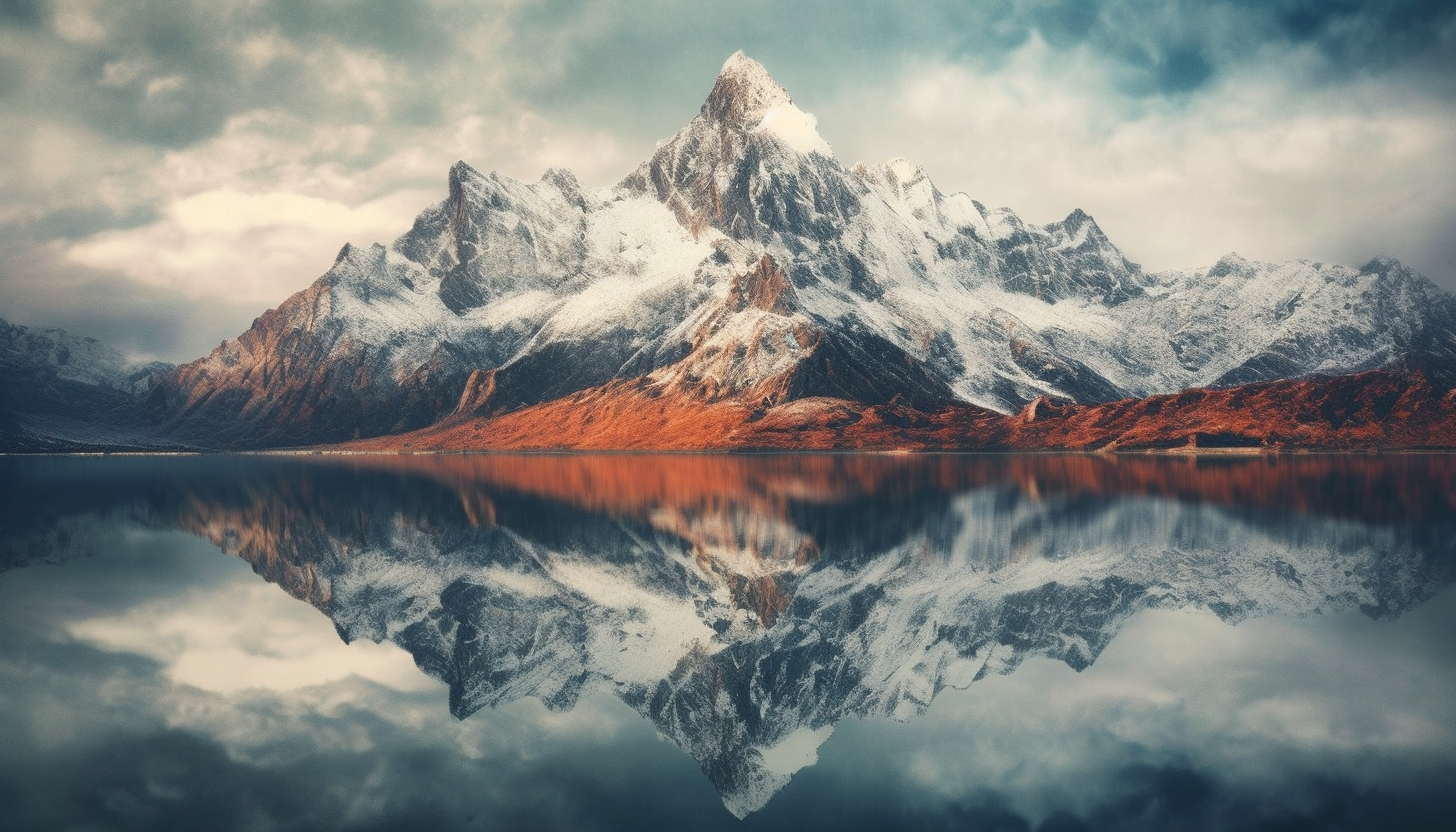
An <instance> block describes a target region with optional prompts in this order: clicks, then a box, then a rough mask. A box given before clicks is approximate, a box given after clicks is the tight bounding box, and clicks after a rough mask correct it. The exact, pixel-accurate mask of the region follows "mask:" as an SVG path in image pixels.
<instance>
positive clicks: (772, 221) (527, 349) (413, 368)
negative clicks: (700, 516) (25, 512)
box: [156, 52, 1456, 442]
mask: <svg viewBox="0 0 1456 832" xmlns="http://www.w3.org/2000/svg"><path fill="white" fill-rule="evenodd" d="M764 255H768V256H769V257H770V258H772V260H773V261H774V262H775V263H776V264H777V265H778V267H779V268H781V269H782V270H783V271H784V273H785V274H786V275H787V276H788V278H789V280H790V281H791V283H792V285H793V287H794V289H795V292H796V295H797V299H798V309H797V314H799V315H801V316H802V319H803V320H802V323H804V324H805V326H807V327H810V328H813V329H816V330H818V331H822V332H825V333H828V334H830V335H839V336H842V337H844V338H848V339H851V340H853V341H855V342H856V343H863V344H872V345H874V346H873V347H872V349H873V350H874V351H877V352H879V353H882V354H884V355H886V356H890V355H893V356H894V357H895V360H897V361H900V360H902V359H903V360H908V361H910V362H912V363H913V364H915V365H916V366H917V367H918V368H921V369H918V370H917V371H916V372H920V371H921V370H923V372H924V373H925V374H928V375H929V376H932V377H933V378H934V384H933V385H932V386H935V387H937V388H941V389H943V390H944V391H945V392H944V393H943V396H944V398H945V399H946V400H947V401H952V400H959V401H962V402H966V403H970V404H975V405H980V406H983V407H987V408H991V409H994V410H999V411H1002V412H1011V411H1013V410H1015V409H1017V408H1019V407H1020V406H1022V405H1023V404H1025V403H1026V402H1028V401H1030V400H1032V399H1034V398H1036V397H1038V396H1043V395H1049V396H1053V397H1060V398H1067V399H1073V400H1077V401H1083V402H1093V401H1106V400H1112V399H1117V398H1124V397H1130V396H1147V395H1152V394H1158V393H1170V392H1176V391H1179V390H1183V389H1186V388H1188V387H1193V386H1209V385H1234V384H1241V383H1246V382H1253V381H1262V380H1273V379H1280V378H1291V377H1301V376H1306V375H1310V374H1316V373H1324V374H1341V373H1351V372H1356V371H1361V370H1366V369H1372V368H1377V367H1392V366H1402V365H1410V364H1416V365H1419V366H1422V367H1428V366H1434V367H1445V368H1449V367H1451V366H1453V364H1456V300H1453V298H1452V297H1451V296H1450V295H1448V294H1446V293H1444V292H1442V291H1440V290H1439V289H1437V288H1436V287H1435V286H1434V285H1433V284H1431V283H1430V281H1428V280H1426V279H1425V278H1423V277H1421V276H1420V275H1417V274H1415V273H1413V272H1411V271H1409V270H1408V269H1405V268H1404V267H1402V266H1400V265H1399V264H1398V263H1396V262H1395V261H1393V260H1383V259H1382V260H1376V261H1373V262H1372V263H1370V264H1368V265H1366V266H1365V267H1363V268H1360V269H1351V268H1346V267H1342V266H1333V265H1327V264H1319V263H1310V262H1306V261H1295V262H1292V263H1285V264H1267V263H1257V262H1252V261H1246V260H1243V259H1242V258H1239V257H1237V256H1236V255H1230V256H1228V257H1225V258H1224V259H1222V260H1220V261H1219V263H1217V264H1215V265H1214V266H1212V267H1210V268H1199V269H1187V270H1180V271H1172V272H1165V273H1160V274H1150V273H1147V272H1145V271H1143V269H1142V268H1141V267H1139V266H1138V265H1137V264H1136V263H1134V262H1132V261H1130V260H1129V259H1128V258H1127V257H1126V256H1124V255H1123V253H1122V252H1121V251H1120V250H1119V249H1118V248H1117V247H1116V245H1114V244H1113V243H1112V242H1111V241H1110V240H1109V239H1108V238H1107V236H1106V234H1104V233H1103V231H1102V230H1101V228H1100V227H1099V226H1098V225H1097V223H1096V221H1095V220H1093V218H1092V217H1090V216H1088V215H1087V214H1086V213H1084V212H1083V211H1081V210H1080V209H1079V210H1074V211H1072V212H1071V213H1070V214H1069V215H1068V216H1067V217H1066V218H1065V219H1064V220H1060V221H1057V222H1052V223H1048V224H1045V225H1035V224H1029V223H1027V222H1025V221H1024V220H1022V219H1021V218H1020V217H1019V216H1017V215H1016V213H1015V212H1014V211H1012V210H1011V209H1009V208H997V209H988V208H986V207H985V206H984V205H982V204H981V203H979V202H976V201H975V200H973V199H971V198H970V197H969V196H967V195H965V194H951V195H946V194H944V193H942V192H941V191H940V190H939V189H938V188H937V187H936V186H935V184H934V183H933V182H932V181H931V180H930V179H929V177H928V176H927V175H926V174H925V172H924V171H923V170H921V169H920V168H919V167H917V166H916V165H914V164H913V163H912V162H909V161H907V160H904V159H893V160H891V161H889V162H887V163H884V164H860V165H854V166H845V165H844V164H842V163H841V162H840V161H839V160H837V159H836V158H834V155H833V151H832V149H831V148H830V147H829V145H828V143H827V142H825V141H824V140H823V139H822V137H820V136H819V134H818V132H817V130H816V128H815V124H814V120H813V117H812V116H810V115H808V114H807V113H805V112H803V111H802V110H800V109H799V108H798V106H797V105H796V104H795V103H794V101H793V99H792V98H791V97H790V95H789V94H788V92H787V91H786V90H784V88H783V87H782V86H781V85H779V84H778V83H777V82H776V81H774V80H773V78H772V77H771V76H770V75H769V74H768V72H767V71H766V70H765V69H764V68H763V67H762V66H761V65H760V64H758V63H757V62H756V61H753V60H752V59H751V58H748V57H747V56H745V55H743V54H742V53H741V52H740V53H737V54H735V55H733V56H732V57H730V58H729V59H728V61H727V62H726V63H725V64H724V66H723V69H722V71H721V73H720V74H719V76H718V78H717V80H716V82H715V84H714V86H713V89H712V91H711V93H710V94H709V96H708V98H707V100H706V101H705V102H704V104H703V106H702V108H701V110H700V111H699V113H698V114H697V115H696V116H695V117H694V118H693V119H692V120H691V121H690V122H689V123H688V124H687V125H685V126H684V127H683V128H682V129H681V130H679V131H678V132H677V133H676V134H674V135H673V136H671V137H670V138H668V139H667V140H666V141H664V142H663V143H662V144H660V145H659V147H658V148H657V150H656V151H655V152H654V153H653V155H652V157H651V158H650V159H648V160H646V161H645V162H643V163H642V164H641V165H640V166H639V167H638V168H637V169H636V170H635V171H633V172H632V173H630V174H629V175H628V176H627V177H625V178H624V179H623V180H622V181H621V182H620V183H619V184H618V185H616V186H615V187H612V188H608V189H602V190H593V189H588V188H584V187H583V186H582V185H581V184H580V183H579V182H578V181H577V180H576V178H575V177H574V176H573V175H572V174H571V173H570V172H569V171H566V170H563V169H552V170H550V171H547V172H546V174H545V175H544V176H543V177H542V178H541V179H540V180H539V181H537V182H534V183H523V182H518V181H516V180H513V179H511V178H510V177H506V176H503V175H500V174H497V173H489V174H482V173H480V172H478V171H477V170H475V169H474V168H471V167H470V166H468V165H466V164H464V163H463V162H462V163H458V164H456V165H455V166H454V167H453V168H451V170H450V173H449V177H448V197H447V198H446V199H445V200H444V201H442V202H441V203H439V204H437V205H435V206H433V207H431V208H428V209H426V210H425V211H424V212H423V213H422V214H420V216H419V218H418V219H417V220H416V221H415V224H414V227H413V228H412V229H411V230H410V231H408V232H407V233H405V234H404V235H403V236H401V237H400V238H398V239H396V240H395V241H394V242H393V243H391V244H390V245H388V246H374V247H371V248H368V249H359V248H354V247H346V248H345V250H344V251H343V252H341V254H340V258H339V261H338V262H337V263H336V264H335V266H334V267H333V268H332V269H331V270H330V271H329V273H328V274H326V275H325V276H324V277H323V278H321V279H320V281H319V283H318V284H316V285H315V286H314V287H311V288H310V289H308V290H305V291H304V292H302V293H300V294H299V295H297V296H295V297H294V298H291V299H289V300H288V301H286V302H285V303H284V304H283V305H282V306H281V307H280V308H279V310H277V311H276V312H272V313H270V314H269V315H265V316H264V318H263V319H260V322H259V324H258V325H257V326H255V327H254V329H253V330H250V331H249V333H245V334H244V335H243V336H241V337H240V338H239V339H237V340H235V341H230V342H227V343H226V344H224V345H223V346H222V347H221V348H220V349H219V350H217V351H216V352H214V353H213V354H212V355H211V356H208V357H207V358H204V359H201V360H199V361H198V362H194V363H193V364H192V365H189V366H187V367H184V368H182V369H181V370H179V371H178V373H177V374H176V375H174V376H173V377H172V378H171V379H169V380H168V382H167V383H166V384H164V385H163V386H164V388H165V389H164V390H162V391H160V392H159V393H158V394H157V396H156V400H157V402H158V406H159V409H160V410H161V411H162V412H168V413H176V412H182V413H184V414H185V415H184V416H183V417H182V418H181V420H180V422H181V427H182V428H183V429H184V433H185V429H187V428H188V426H191V427H192V428H193V429H194V430H199V431H201V430H206V431H213V430H215V429H216V427H217V425H219V424H223V423H225V422H228V421H229V420H230V421H231V422H233V423H236V421H237V417H238V415H239V414H241V415H242V416H243V420H244V423H245V425H246V426H247V427H246V429H245V430H244V431H243V433H244V434H247V435H249V436H250V437H251V439H250V440H249V441H254V442H260V441H261V442H268V441H273V442H277V441H284V440H288V441H320V440H337V439H346V438H349V436H350V435H351V433H352V431H354V430H358V431H360V432H361V433H362V434H363V435H371V434H382V433H390V432H397V431H401V430H408V429H413V428H418V427H423V426H425V425H428V424H430V423H432V422H434V421H436V420H438V419H440V418H442V417H444V416H446V415H448V414H449V413H451V412H452V410H453V408H454V406H455V404H456V403H457V402H458V400H459V399H460V397H461V392H462V390H463V389H464V387H465V383H466V379H467V378H468V377H469V376H470V375H471V373H472V372H474V371H477V370H479V371H487V370H496V371H497V374H496V377H495V382H496V389H497V391H498V392H497V393H496V394H495V396H494V398H493V399H492V400H491V401H490V403H489V406H490V407H491V408H493V409H495V410H500V409H510V408H514V407H519V406H522V405H529V404H532V403H536V402H540V401H546V400H550V399H554V398H559V397H561V396H565V395H569V394H571V393H573V392H576V391H579V390H582V389H584V388H587V387H591V386H595V385H600V384H603V383H606V382H608V381H611V380H613V379H617V378H630V377H638V376H648V375H651V374H654V373H658V377H667V376H672V375H673V373H672V372H669V371H667V368H670V367H671V366H672V365H674V364H675V363H676V362H678V361H680V360H682V359H683V358H684V357H685V356H687V355H688V354H689V353H690V352H691V351H692V350H693V348H694V344H693V343H692V341H691V336H692V334H693V333H695V332H697V328H696V327H697V325H696V324H694V323H693V322H695V321H697V322H701V321H704V320H708V319H710V318H712V317H713V315H714V314H716V313H715V310H717V309H718V308H720V307H721V305H722V304H723V303H724V301H725V298H726V297H727V295H728V293H729V290H730V287H731V286H732V284H733V281H734V280H735V279H737V278H739V277H740V276H742V275H744V274H746V273H748V272H749V271H750V270H752V269H753V268H755V267H756V265H757V264H758V263H759V261H760V260H761V258H762V257H763V256H764ZM285 344H286V345H287V349H288V350H289V351H290V352H291V354H292V358H289V359H285V358H284V357H282V356H280V355H278V351H279V350H280V349H282V348H283V347H284V345H285ZM723 346H724V348H727V345H723ZM729 354H730V355H731V354H732V350H729ZM720 371H721V370H720ZM727 372H729V373H745V374H747V375H748V377H745V378H743V379H738V380H737V381H736V382H734V381H733V380H729V382H730V383H728V384H727V386H728V387H732V388H735V389H745V390H746V389H752V388H753V387H754V385H755V383H756V382H757V381H759V380H760V379H757V378H755V377H752V376H753V373H754V372H755V371H754V369H753V367H751V366H748V365H744V366H740V367H728V368H727ZM321 411H322V412H324V413H325V415H324V416H322V417H321V416H320V412H321Z"/></svg>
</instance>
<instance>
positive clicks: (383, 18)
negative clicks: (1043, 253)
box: [0, 0, 1456, 360]
mask: <svg viewBox="0 0 1456 832" xmlns="http://www.w3.org/2000/svg"><path fill="white" fill-rule="evenodd" d="M906 5H907V4H892V3H879V2H830V1H829V0H817V1H816V0H798V2H793V3H787V2H777V3H775V2H766V1H765V0H742V1H741V2H735V3H709V2H682V0H632V2H626V0H602V2H594V3H591V4H579V3H568V2H564V1H560V2H558V0H477V1H476V2H465V1H464V0H461V1H460V2H455V1H453V0H316V2H310V3H306V4H305V3H297V2H291V0H206V2H203V0H129V2H126V3H116V2H104V0H0V108H3V113H4V118H3V119H0V146H3V147H4V148H5V152H4V153H3V154H0V317H4V318H6V319H8V320H10V321H12V322H14V323H23V324H27V325H32V326H62V327H65V328H67V329H70V330H72V331H74V332H76V333H78V334H83V335H93V336H97V337H100V338H103V339H105V340H108V341H111V342H112V343H114V344H116V345H117V346H118V347H120V348H121V349H122V350H123V351H125V352H127V353H129V354H131V355H134V356H138V357H141V356H150V357H162V358H166V359H169V360H186V359H190V358H193V357H196V356H198V355H200V354H202V353H204V352H206V351H207V350H208V349H210V348H212V347H213V346H216V344H217V343H218V342H219V341H220V340H222V339H223V338H224V337H229V336H232V335H236V334H237V333H238V332H240V331H242V330H243V329H245V328H246V327H247V326H248V325H249V323H250V322H251V321H252V319H253V318H254V317H255V316H256V315H258V314H259V313H261V312H262V311H263V310H264V309H266V308H269V307H272V306H276V305H277V304H278V303H279V302H280V301H281V300H282V299H283V298H285V297H287V296H288V295H289V294H291V293H292V292H294V291H297V290H299V289H301V288H303V287H304V286H306V285H308V284H309V283H310V282H312V281H313V280H314V279H315V278H317V277H318V275H320V274H321V273H322V272H323V271H324V270H325V269H326V268H327V267H328V266H329V265H330V263H332V261H333V257H334V255H335V254H336V253H337V251H338V249H339V247H340V246H341V245H342V244H343V243H344V242H354V243H359V244H368V243H371V242H374V241H388V240H391V239H393V238H394V237H395V236H397V235H398V234H400V233H402V232H403V231H405V230H406V229H408V227H409V225H410V222H411V220H412V219H413V217H414V215H415V214H416V213H418V211H419V210H420V209H422V208H423V207H425V206H426V205H428V204H430V203H432V202H434V201H436V200H438V199H440V198H441V197H442V196H443V195H444V190H445V172H446V170H447V169H448V167H449V165H450V164H451V163H452V162H454V161H455V160H457V159H464V160H465V161H467V162H469V163H470V164H472V165H473V166H475V167H477V168H479V169H483V170H491V169H494V170H499V171H502V172H504V173H507V174H509V175H512V176H515V177H518V178H522V179H526V180H534V179H536V178H537V177H539V176H540V174H541V173H542V172H543V171H544V170H545V169H546V168H547V167H548V166H551V165H565V166H568V167H570V168H572V169H573V170H575V171H576V172H577V173H578V175H579V176H580V177H581V178H582V179H583V180H584V181H586V182H588V183H590V184H594V185H599V186H609V185H611V184H613V183H615V182H616V181H617V180H618V179H620V178H621V177H622V176H623V175H624V174H626V173H627V172H629V171H630V170H631V169H632V168H633V167H635V165H636V164H637V162H639V161H640V160H641V159H643V158H645V157H646V156H647V155H648V154H649V153H650V152H651V151H652V148H653V146H654V143H655V142H656V141H657V140H658V139H661V138H663V137H666V136H668V135H670V134H671V133H672V132H673V131H675V130H676V129H677V128H678V127H679V126H681V125H682V124H683V123H685V122H686V121H687V120H689V119H690V118H691V117H692V116H693V115H694V114H695V113H696V112H697V109H698V107H699V105H700V104H701V102H702V99H703V98H704V97H705V96H706V94H707V92H708V90H709V89H710V88H711V86H712V82H713V77H714V75H715V74H716V73H717V70H718V68H719V66H720V65H721V64H722V62H723V60H724V59H725V58H726V57H727V56H728V55H729V54H730V53H732V52H733V51H734V50H736V49H743V50H745V51H746V52H747V53H748V54H749V55H750V56H752V57H754V58H756V59H758V60H759V61H761V62H762V63H764V65H765V66H767V67H768V69H769V71H770V72H771V73H773V74H774V76H775V77H776V78H777V79H778V80H779V81H780V82H782V83H783V84H784V85H785V86H786V87H788V89H789V90H790V91H791V93H792V94H793V95H794V97H795V100H796V102H797V103H798V104H799V105H800V106H801V107H803V108H804V109H806V110H808V111H810V112H812V113H814V114H815V115H816V116H817V117H818V119H819V127H820V132H821V133H822V134H823V136H824V138H825V139H827V140H828V141H829V143H830V144H832V145H833V146H834V148H835V150H836V153H837V155H838V156H839V157H840V159H841V160H842V161H844V162H846V163H853V162H855V161H859V160H885V159H888V158H891V157H895V156H905V157H907V158H910V159H912V160H913V161H916V162H918V163H920V164H921V165H922V166H923V167H924V168H925V169H926V170H927V172H928V173H929V174H930V176H931V177H932V178H933V179H934V180H935V181H936V183H937V184H938V186H939V187H940V188H941V190H943V191H946V192H953V191H965V192H967V193H969V194H970V195H972V196H973V197H976V198H977V199H980V200H981V201H982V202H984V203H987V204H988V205H993V206H998V205H1007V206H1010V207H1012V208H1014V209H1016V210H1017V211H1018V212H1019V213H1020V214H1021V215H1022V216H1023V217H1025V218H1026V219H1028V220H1029V221H1033V222H1049V221H1052V220H1056V219H1060V218H1061V217H1063V216H1065V215H1066V214H1067V213H1069V212H1070V211H1071V210H1072V209H1073V208H1083V209H1085V210H1087V211H1088V212H1089V213H1091V214H1092V215H1093V216H1095V217H1096V218H1097V219H1098V221H1099V222H1100V223H1101V224H1102V225H1103V227H1104V228H1105V229H1106V230H1107V231H1108V233H1109V235H1110V236H1111V237H1112V238H1113V240H1114V241H1116V242H1117V243H1119V244H1120V245H1121V246H1122V248H1123V249H1124V251H1125V252H1126V253H1127V255H1128V256H1129V257H1130V258H1131V259H1133V260H1135V261H1138V262H1141V263H1142V264H1143V265H1144V266H1145V267H1148V268H1150V269H1154V270H1157V269H1165V268H1177V267H1187V266H1197V265H1207V264H1210V263H1212V262H1213V261H1214V260H1216V259H1217V258H1218V257H1219V256H1220V255H1222V254H1224V253H1226V252H1229V251H1238V252H1239V253H1240V254H1243V255H1244V256H1246V257H1250V258H1255V259H1261V260H1284V259H1289V258H1295V257H1307V258H1311V259H1316V260H1325V261H1334V262H1340V263H1346V264H1350V265H1360V264H1362V263H1364V262H1366V261H1367V260H1368V259H1369V258H1370V257H1372V256H1374V255H1377V254H1386V255H1391V256H1394V257H1397V258H1399V259H1400V260H1402V261H1403V262H1405V263H1407V264H1408V265H1410V266H1412V267H1413V268H1415V269H1417V270H1419V271H1421V272H1423V273H1425V274H1426V275H1428V276H1429V277H1431V278H1432V279H1434V280H1435V281H1437V282H1438V283H1439V284H1441V285H1442V286H1444V287H1446V288H1447V289H1453V290H1456V233H1452V232H1453V230H1456V5H1453V4H1451V3H1450V2H1449V0H1383V1H1381V0H1366V1H1365V2H1361V0H1223V2H1200V3H1195V2H1179V1H1178V0H1162V1H1158V0H1099V2H1089V0H985V2H974V3H968V2H964V0H936V2H923V3H917V4H915V5H914V6H913V8H907V7H906Z"/></svg>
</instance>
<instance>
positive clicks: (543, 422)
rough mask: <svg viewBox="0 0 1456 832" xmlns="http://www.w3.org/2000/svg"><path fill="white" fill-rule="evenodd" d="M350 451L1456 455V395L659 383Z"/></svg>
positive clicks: (1252, 388)
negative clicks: (967, 394)
mask: <svg viewBox="0 0 1456 832" xmlns="http://www.w3.org/2000/svg"><path fill="white" fill-rule="evenodd" d="M344 447H345V448H347V449H350V450H378V451H392V450H522V449H549V450H670V451H687V450H691V451H714V450H735V449H759V450H836V449H844V450H912V451H913V450H1052V449H1061V450H1097V451H1113V450H1116V451H1134V450H1162V451H1178V450H1199V451H1209V450H1213V451H1223V452H1251V451H1260V450H1267V451H1276V450H1294V449H1301V450H1360V449H1423V448H1456V391H1439V390H1437V389H1435V388H1433V387H1432V386H1431V384H1430V382H1429V381H1428V380H1427V379H1426V378H1425V376H1423V375H1421V374H1419V373H1403V372H1389V371H1372V372H1368V373H1362V374H1359V375H1354V376H1339V377H1332V378H1316V379H1304V380H1298V381H1277V382H1265V383H1261V384H1251V385H1246V386H1243V387H1236V388H1231V389H1227V390H1202V389H1198V390H1188V391H1184V392H1182V393H1177V394H1173V395H1166V396H1153V397H1150V398H1147V399H1129V400H1124V401H1119V402H1111V403H1108V404H1101V405H1074V404H1059V403H1055V402H1050V401H1047V400H1045V399H1038V400H1037V401H1035V402H1032V403H1031V404H1029V405H1027V406H1026V408H1024V409H1023V410H1022V411H1021V412H1020V413H1017V414H1014V415H1011V416H1003V415H1000V414H997V413H993V412H990V411H987V410H982V409H980V408H976V407H972V406H969V405H962V406H953V407H947V408H943V409H940V410H937V411H934V412H929V413H927V412H922V411H919V410H915V409H913V408H911V407H908V406H905V405H901V404H899V403H891V404H887V405H870V406H866V405H863V404H859V403H856V402H851V401H845V400H842V399H827V398H805V399H798V400H795V401H790V402H787V403H784V404H781V405H778V406H775V407H771V408H767V409H764V408H762V407H759V408H754V407H753V406H751V405H749V404H746V403H744V402H742V401H737V400H728V401H704V400H703V399H701V398H698V397H696V396H693V395H691V394H690V393H684V392H679V391H675V390H664V389H663V388H662V387H661V386H658V385H654V384H652V383H651V382H649V381H648V380H646V379H635V380H631V381H619V382H613V383H611V384H608V385H605V386H603V387H598V388H593V389H591V390H586V391H583V392H581V393H577V394H575V395H572V396H569V397H567V398H563V399H558V400H556V401H553V402H547V403H544V404H540V405H535V406H533V407H528V408H524V409H522V410H517V411H514V412H511V413H505V414H501V415H496V416H487V417H475V418H466V417H461V418H458V419H455V420H447V421H445V422H442V423H440V424H438V425H434V426H432V427H429V428H426V429H424V430H420V431H416V432H413V433H408V434H403V435H398V436H385V437H379V438H375V439H370V440H365V441H362V442H355V443H351V444H349V445H346V446H344Z"/></svg>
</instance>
